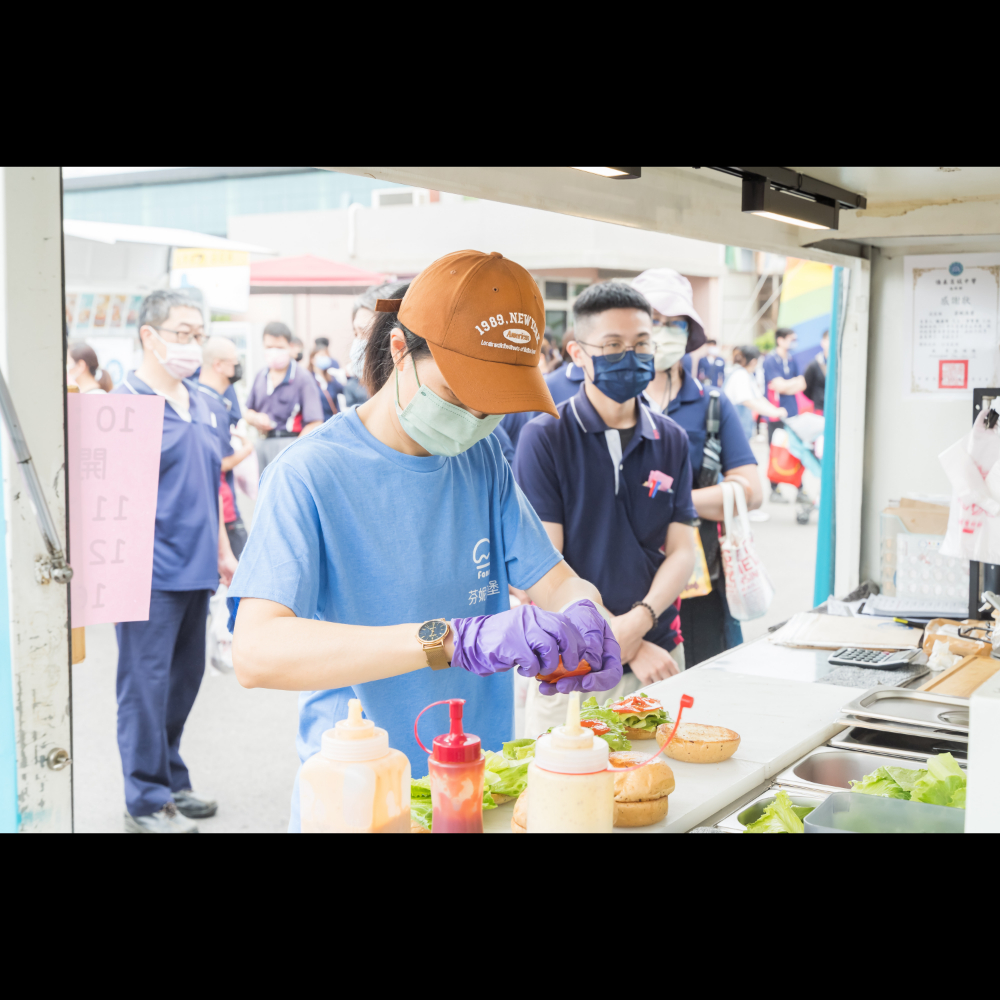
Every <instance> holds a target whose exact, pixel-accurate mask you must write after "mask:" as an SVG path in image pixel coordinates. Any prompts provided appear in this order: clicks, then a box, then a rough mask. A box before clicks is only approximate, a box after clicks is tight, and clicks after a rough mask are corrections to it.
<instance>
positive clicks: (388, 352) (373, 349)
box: [360, 284, 431, 396]
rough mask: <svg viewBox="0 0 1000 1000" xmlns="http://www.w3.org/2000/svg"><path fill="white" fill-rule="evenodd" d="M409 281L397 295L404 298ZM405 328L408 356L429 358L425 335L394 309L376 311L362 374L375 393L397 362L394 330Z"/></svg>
mask: <svg viewBox="0 0 1000 1000" xmlns="http://www.w3.org/2000/svg"><path fill="white" fill-rule="evenodd" d="M409 287H410V286H409V284H406V285H401V286H399V288H397V289H395V290H394V291H395V294H394V296H393V297H394V298H400V299H401V298H403V296H404V295H405V294H406V290H407V288H409ZM393 330H402V331H403V338H404V340H405V341H406V355H404V357H405V356H407V355H412V356H413V357H414V358H422V357H430V353H431V349H430V348H429V347H428V346H427V341H426V340H424V338H423V337H418V336H417V335H416V334H415V333H412V332H411V331H410V330H407V329H406V327H405V326H403V324H402V323H400V322H399V315H398V314H397V313H394V312H377V313H375V318H374V319H373V320H372V321H371V323H370V324H369V326H368V330H367V331H366V332H367V333H368V346H367V347H366V348H365V366H364V371H363V372H362V373H361V376H360V381H361V384H362V385H363V386H364V387H365V388H366V389H367V390H368V392H369V394H370V395H372V396H374V395H375V393H376V392H378V391H379V389H381V388H382V386H384V385H385V383H386V382H387V381H388V380H389V379H390V377H391V376H392V372H393V368H395V364H394V362H393V360H392V331H393Z"/></svg>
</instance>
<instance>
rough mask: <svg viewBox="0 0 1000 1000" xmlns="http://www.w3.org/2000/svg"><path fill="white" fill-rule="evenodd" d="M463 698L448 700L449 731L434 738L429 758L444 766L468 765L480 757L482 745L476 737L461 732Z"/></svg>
mask: <svg viewBox="0 0 1000 1000" xmlns="http://www.w3.org/2000/svg"><path fill="white" fill-rule="evenodd" d="M464 705H465V699H464V698H449V699H448V714H449V715H450V716H451V731H450V732H448V733H444V734H442V735H441V736H435V737H434V743H433V747H434V749H433V750H432V751H431V757H432V758H433V759H434V760H436V761H440V762H442V763H446V764H470V763H472V762H473V761H477V760H479V758H480V757H481V756H482V743H481V742H480V739H479V737H478V736H473V735H472V733H466V732H463V731H462V707H463V706H464Z"/></svg>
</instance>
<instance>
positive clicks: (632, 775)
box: [608, 751, 675, 827]
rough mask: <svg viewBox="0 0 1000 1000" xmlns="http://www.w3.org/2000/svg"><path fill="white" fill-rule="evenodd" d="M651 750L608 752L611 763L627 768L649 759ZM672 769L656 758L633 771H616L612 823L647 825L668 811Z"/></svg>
mask: <svg viewBox="0 0 1000 1000" xmlns="http://www.w3.org/2000/svg"><path fill="white" fill-rule="evenodd" d="M650 756H651V755H650V754H648V753H636V752H635V751H617V752H615V753H612V754H609V755H608V763H609V764H610V765H611V766H612V767H616V768H619V767H620V768H627V767H633V766H634V765H636V764H642V763H643V762H644V761H649V759H650ZM674 784H675V783H674V772H673V771H672V770H671V769H670V765H669V764H667V763H666V762H665V761H663V760H660V759H656V760H653V761H650V762H649V763H648V764H646V765H645V766H644V767H640V768H639V769H638V770H636V771H624V772H622V773H621V774H616V775H615V819H614V825H615V826H621V827H625V826H649V825H650V824H651V823H656V822H657V821H658V820H661V819H663V817H664V816H666V815H667V796H668V795H669V794H670V793H671V792H672V791H673V790H674Z"/></svg>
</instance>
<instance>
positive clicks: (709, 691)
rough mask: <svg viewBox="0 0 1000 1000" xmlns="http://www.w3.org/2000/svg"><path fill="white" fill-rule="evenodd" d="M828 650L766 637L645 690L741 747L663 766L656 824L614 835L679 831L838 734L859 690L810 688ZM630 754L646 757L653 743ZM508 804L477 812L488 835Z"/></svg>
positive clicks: (503, 820) (496, 829)
mask: <svg viewBox="0 0 1000 1000" xmlns="http://www.w3.org/2000/svg"><path fill="white" fill-rule="evenodd" d="M829 655H830V654H829V650H813V649H791V648H789V647H785V646H776V645H774V644H773V643H770V642H768V641H767V640H766V639H759V640H757V641H755V642H751V643H746V644H744V645H742V646H738V647H736V648H735V649H731V650H728V651H727V652H725V653H723V654H721V655H720V656H717V657H715V658H713V659H712V660H710V661H708V662H707V663H705V664H703V665H699V666H697V667H694V668H692V669H691V670H686V671H684V672H683V673H681V674H678V675H677V676H676V677H671V678H670V679H669V680H665V681H659V682H658V683H656V684H651V685H650V686H649V687H647V688H644V690H645V691H648V692H649V694H650V695H652V696H653V697H656V698H659V699H660V701H662V702H663V705H664V707H665V708H666V709H667V711H668V712H669V713H670V717H671V718H672V719H676V718H677V708H678V705H679V703H680V699H681V695H683V694H689V695H691V696H692V697H693V698H694V705H693V707H691V708H689V709H687V710H685V712H684V717H683V721H685V722H702V723H705V724H707V725H713V726H725V727H726V728H727V729H733V730H735V731H736V732H737V733H739V734H740V737H741V742H740V747H739V749H738V750H737V751H736V753H735V754H734V755H733V757H731V758H730V759H729V760H727V761H723V762H722V763H721V764H688V763H684V762H682V761H675V760H668V763H669V764H670V767H671V768H672V769H673V772H674V778H675V779H676V782H677V785H676V788H675V789H674V791H673V793H672V794H671V795H670V810H669V812H668V814H667V816H666V817H665V818H664V819H663V820H661V821H660V822H659V823H654V824H653V825H652V826H647V827H640V828H638V829H628V830H616V831H615V832H616V833H685V832H687V831H688V830H690V829H692V828H693V827H696V826H698V825H699V824H701V823H703V822H704V821H705V820H706V819H708V818H709V817H710V816H713V815H714V814H715V813H717V812H719V811H720V810H721V809H723V808H725V807H726V805H728V804H729V803H731V802H736V801H737V800H738V799H739V798H741V797H742V796H744V795H746V794H748V793H749V792H751V791H753V789H754V788H756V787H757V786H758V785H761V784H763V783H764V782H766V781H767V780H769V779H770V778H773V777H774V776H775V775H776V774H777V773H778V772H779V771H781V770H783V769H784V768H786V767H787V766H788V765H789V764H791V763H793V762H794V761H796V760H798V759H799V758H800V757H802V756H803V755H804V754H806V753H808V752H809V751H810V750H812V749H814V748H815V747H818V746H820V745H821V744H823V743H825V742H826V741H827V740H828V739H830V738H831V737H833V736H835V735H836V734H837V733H838V732H840V731H841V730H842V729H843V726H839V725H837V722H836V719H837V718H838V717H839V716H840V709H841V707H842V706H843V705H846V704H847V703H848V702H849V701H852V700H853V699H854V698H856V697H857V696H858V695H859V694H861V693H862V690H863V689H861V688H851V687H835V686H833V685H830V684H815V683H812V682H813V681H815V680H818V679H819V678H820V677H822V676H824V675H825V673H827V672H828V670H829V668H828V666H827V663H826V659H827V657H828V656H829ZM632 749H633V750H637V751H640V752H649V753H653V752H655V750H656V749H657V745H656V742H655V741H653V740H640V741H636V742H633V744H632ZM512 813H513V803H510V804H506V805H503V806H500V807H499V808H497V809H491V810H490V811H489V812H486V813H484V814H483V824H484V827H485V829H486V832H487V833H504V832H506V833H509V832H510V818H511V814H512Z"/></svg>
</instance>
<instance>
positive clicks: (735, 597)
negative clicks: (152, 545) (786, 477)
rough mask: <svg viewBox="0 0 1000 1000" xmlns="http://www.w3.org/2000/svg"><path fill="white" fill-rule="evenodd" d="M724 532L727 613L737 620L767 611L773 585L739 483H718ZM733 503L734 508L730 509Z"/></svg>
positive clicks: (723, 568)
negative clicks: (760, 554)
mask: <svg viewBox="0 0 1000 1000" xmlns="http://www.w3.org/2000/svg"><path fill="white" fill-rule="evenodd" d="M720 485H721V486H722V514H723V521H724V523H725V526H726V535H725V537H724V538H723V539H721V540H720V548H721V549H722V571H723V573H724V574H725V577H726V600H727V601H728V602H729V613H730V614H731V615H732V616H733V617H734V618H735V619H736V620H737V621H740V622H748V621H751V620H752V619H754V618H760V616H761V615H764V614H767V609H768V608H769V607H770V606H771V601H772V600H774V587H773V585H772V584H771V580H770V578H769V577H768V575H767V570H765V569H764V564H763V563H762V562H761V561H760V556H758V555H757V549H756V548H755V547H754V544H753V536H752V535H751V533H750V518H749V517H748V516H747V498H746V495H745V494H744V492H743V487H742V486H741V485H740V484H739V483H721V484H720ZM734 504H735V508H736V510H735V512H734V510H733V507H734Z"/></svg>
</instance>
